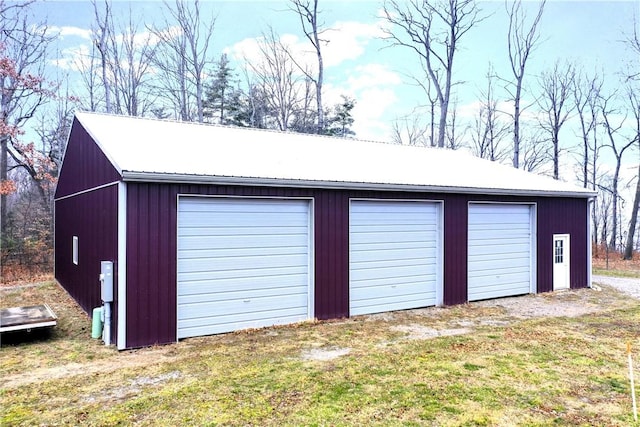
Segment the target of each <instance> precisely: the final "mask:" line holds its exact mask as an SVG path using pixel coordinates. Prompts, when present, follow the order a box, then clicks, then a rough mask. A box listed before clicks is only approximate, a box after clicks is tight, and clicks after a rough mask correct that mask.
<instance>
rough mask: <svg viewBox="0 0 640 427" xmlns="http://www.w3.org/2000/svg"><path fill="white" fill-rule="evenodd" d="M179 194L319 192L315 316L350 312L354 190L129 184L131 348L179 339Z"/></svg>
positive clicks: (314, 194) (287, 194)
mask: <svg viewBox="0 0 640 427" xmlns="http://www.w3.org/2000/svg"><path fill="white" fill-rule="evenodd" d="M178 194H193V195H198V194H199V195H233V196H268V197H313V199H314V202H313V203H314V204H313V206H314V211H315V216H314V232H315V234H314V241H315V247H314V255H315V266H314V271H315V296H314V300H315V316H316V317H318V318H319V319H329V318H337V317H345V316H348V314H349V313H348V310H349V296H348V292H349V284H348V280H349V274H348V216H349V203H348V200H349V199H348V195H347V194H346V193H344V192H339V191H328V190H305V189H275V188H268V187H233V186H199V185H167V184H139V183H128V184H127V347H140V346H145V345H150V344H154V343H166V342H173V341H175V340H176V321H177V319H176V315H177V313H176V306H177V302H176V298H177V294H176V292H177V289H176V281H177V277H176V269H177V267H176V245H177V241H176V239H177V235H176V230H177V214H176V211H177V198H178Z"/></svg>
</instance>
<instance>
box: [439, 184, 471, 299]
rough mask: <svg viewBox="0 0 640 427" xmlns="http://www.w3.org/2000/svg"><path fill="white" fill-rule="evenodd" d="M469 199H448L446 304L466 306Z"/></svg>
mask: <svg viewBox="0 0 640 427" xmlns="http://www.w3.org/2000/svg"><path fill="white" fill-rule="evenodd" d="M467 207H468V197H466V196H463V195H447V196H446V197H445V205H444V303H445V305H453V304H462V303H465V302H467V231H468V230H467V210H468V209H467Z"/></svg>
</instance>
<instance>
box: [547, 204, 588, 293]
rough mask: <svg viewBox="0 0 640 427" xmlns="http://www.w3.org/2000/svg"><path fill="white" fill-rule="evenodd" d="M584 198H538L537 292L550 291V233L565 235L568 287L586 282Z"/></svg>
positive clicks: (551, 277) (551, 247)
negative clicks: (567, 253)
mask: <svg viewBox="0 0 640 427" xmlns="http://www.w3.org/2000/svg"><path fill="white" fill-rule="evenodd" d="M587 206H588V203H587V200H586V199H538V224H537V229H538V230H537V231H538V233H537V234H538V247H537V252H538V253H537V255H538V273H537V275H538V292H548V291H551V290H553V264H552V261H553V235H554V234H569V235H571V237H570V240H571V241H570V246H571V249H570V257H571V265H570V280H571V288H572V289H576V288H584V287H587V286H588V283H587V265H588V259H587V245H588V244H590V243H589V237H588V236H587V221H588V218H587Z"/></svg>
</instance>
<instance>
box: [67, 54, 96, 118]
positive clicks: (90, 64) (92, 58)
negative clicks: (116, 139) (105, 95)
mask: <svg viewBox="0 0 640 427" xmlns="http://www.w3.org/2000/svg"><path fill="white" fill-rule="evenodd" d="M96 50H97V48H96V46H95V44H94V43H92V45H91V51H90V52H89V54H88V55H76V56H75V57H74V59H73V64H74V66H75V68H77V69H78V70H79V71H80V73H79V76H80V81H81V82H82V85H84V88H85V89H86V94H85V95H84V96H83V97H82V100H81V102H82V106H83V108H84V109H86V110H89V111H98V103H99V96H100V95H99V88H100V78H99V76H98V68H99V67H100V64H99V61H98V58H97V55H98V54H97V52H96Z"/></svg>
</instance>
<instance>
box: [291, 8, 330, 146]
mask: <svg viewBox="0 0 640 427" xmlns="http://www.w3.org/2000/svg"><path fill="white" fill-rule="evenodd" d="M291 3H292V9H293V10H294V11H295V12H296V13H297V14H298V17H299V18H300V24H301V25H302V31H303V32H304V35H305V36H306V37H307V39H308V40H309V42H310V43H311V45H312V46H313V49H314V51H315V54H316V58H317V60H318V69H317V73H316V74H315V75H312V74H311V73H309V72H308V71H307V69H306V67H299V68H300V70H301V71H302V72H304V73H305V74H306V76H307V78H309V79H310V80H311V81H312V82H313V84H314V86H315V99H316V114H317V133H318V134H320V133H324V131H325V123H324V109H323V106H322V84H323V81H324V62H323V59H322V47H321V45H322V43H325V41H324V40H322V39H321V38H320V35H321V34H322V32H323V30H322V24H320V23H318V13H319V11H318V0H291Z"/></svg>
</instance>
